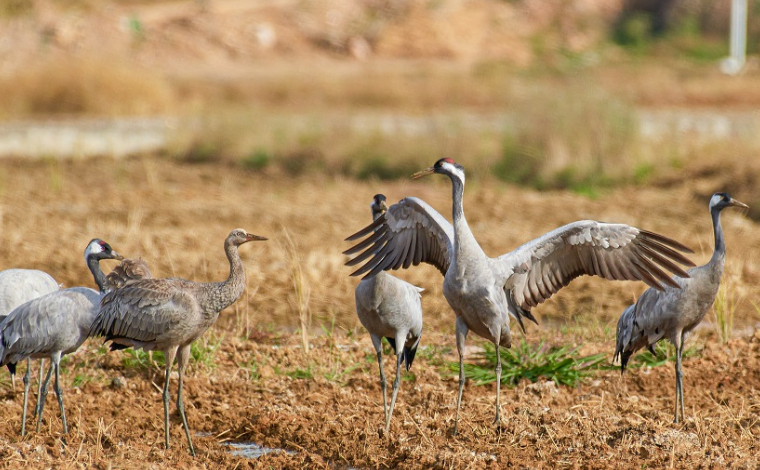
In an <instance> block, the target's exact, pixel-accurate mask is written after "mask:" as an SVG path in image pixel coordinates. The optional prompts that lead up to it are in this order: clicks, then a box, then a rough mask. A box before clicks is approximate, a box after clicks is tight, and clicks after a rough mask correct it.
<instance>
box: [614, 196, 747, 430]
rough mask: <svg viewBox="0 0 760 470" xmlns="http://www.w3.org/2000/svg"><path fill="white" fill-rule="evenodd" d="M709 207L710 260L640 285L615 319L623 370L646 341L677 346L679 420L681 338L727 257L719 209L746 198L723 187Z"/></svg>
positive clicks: (708, 300)
mask: <svg viewBox="0 0 760 470" xmlns="http://www.w3.org/2000/svg"><path fill="white" fill-rule="evenodd" d="M709 207H710V215H711V216H712V224H713V232H714V234H715V249H714V250H713V255H712V257H711V258H710V261H708V262H707V264H705V265H703V266H697V267H696V268H692V269H689V270H688V271H687V273H688V274H689V277H688V278H679V277H674V278H673V281H674V283H675V284H676V285H675V286H672V285H671V286H670V287H666V288H665V290H662V291H657V290H654V289H647V290H646V291H644V293H643V294H641V297H639V300H638V301H637V302H636V303H635V304H633V305H631V306H629V307H628V308H626V309H625V311H624V312H623V314H622V315H621V316H620V320H619V321H618V324H617V345H616V348H615V360H616V359H617V358H618V357H620V373H621V374H622V373H623V371H625V367H626V365H627V364H628V359H630V357H631V355H632V354H633V353H635V352H636V351H638V350H639V349H642V348H644V347H646V348H649V350H650V351H651V352H652V354H654V348H653V346H654V345H655V343H657V342H658V341H660V340H662V339H666V338H667V339H668V340H670V342H671V343H673V345H674V346H675V348H676V366H675V368H676V403H675V418H674V422H675V423H678V412H679V409H680V411H681V419H683V417H684V405H683V383H682V382H683V373H682V371H681V356H682V354H683V347H684V342H685V341H686V337H687V336H688V334H689V333H690V332H691V331H692V330H693V329H694V328H695V327H696V326H697V325H698V324H699V322H701V321H702V319H703V318H704V317H705V314H706V313H707V310H709V309H710V306H711V305H712V304H713V302H714V301H715V296H716V295H717V294H718V288H719V287H720V280H721V277H722V276H723V267H724V265H725V263H726V242H725V239H724V237H723V228H722V226H721V224H720V213H721V211H722V210H723V209H725V208H726V207H741V208H745V209H747V208H748V206H747V205H746V204H744V203H743V202H739V201H737V200H736V199H733V198H731V196H729V195H728V194H726V193H715V194H713V196H712V198H710V206H709Z"/></svg>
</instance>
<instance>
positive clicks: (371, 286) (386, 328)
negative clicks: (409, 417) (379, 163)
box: [354, 194, 422, 433]
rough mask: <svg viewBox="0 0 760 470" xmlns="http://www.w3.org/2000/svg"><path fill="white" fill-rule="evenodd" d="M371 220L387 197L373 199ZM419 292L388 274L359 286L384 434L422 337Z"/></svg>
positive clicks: (357, 293) (383, 208)
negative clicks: (390, 356)
mask: <svg viewBox="0 0 760 470" xmlns="http://www.w3.org/2000/svg"><path fill="white" fill-rule="evenodd" d="M370 207H371V209H372V219H373V220H376V219H377V218H378V217H380V216H382V215H383V213H384V212H385V211H386V209H387V208H388V207H387V206H386V204H385V196H384V195H382V194H376V195H375V197H374V198H372V205H371V206H370ZM420 292H422V289H420V288H419V287H417V286H414V285H412V284H409V283H408V282H406V281H403V280H401V279H399V278H397V277H394V276H391V275H390V274H388V273H386V272H380V273H377V275H376V276H374V277H371V278H369V279H364V280H362V281H361V282H359V284H358V285H357V286H356V291H355V292H354V294H355V298H356V313H357V315H358V316H359V321H361V323H362V325H364V328H366V329H367V331H368V332H369V335H370V337H371V338H372V345H373V346H374V347H375V352H376V353H377V364H378V366H379V367H380V386H381V388H382V391H383V411H384V412H385V432H386V433H387V432H388V429H389V428H390V425H391V416H392V415H393V407H394V406H395V405H396V396H397V395H398V389H399V382H400V380H401V367H402V366H403V364H404V363H406V370H409V368H410V367H411V366H412V362H413V361H414V355H415V353H416V352H417V345H418V344H419V342H420V335H421V334H422V303H421V301H420ZM383 337H385V339H386V340H387V341H388V343H389V344H390V345H391V348H393V352H394V353H396V379H395V380H394V381H393V394H392V396H391V406H390V410H389V409H388V396H387V391H386V390H387V385H386V381H385V372H384V371H383V347H382V343H381V342H382V339H383Z"/></svg>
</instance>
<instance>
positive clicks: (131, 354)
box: [121, 348, 164, 369]
mask: <svg viewBox="0 0 760 470" xmlns="http://www.w3.org/2000/svg"><path fill="white" fill-rule="evenodd" d="M121 364H122V365H123V366H124V367H125V368H127V369H148V368H150V367H154V366H155V367H162V366H163V365H164V353H162V352H160V351H156V352H154V353H153V354H150V353H149V351H145V350H144V349H133V348H127V349H125V350H124V354H123V355H122V356H121Z"/></svg>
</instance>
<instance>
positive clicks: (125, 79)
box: [0, 57, 177, 118]
mask: <svg viewBox="0 0 760 470" xmlns="http://www.w3.org/2000/svg"><path fill="white" fill-rule="evenodd" d="M0 88H1V89H4V90H13V92H12V93H3V94H2V95H0V108H1V109H2V110H3V111H2V113H3V114H2V115H0V116H3V117H6V118H7V117H11V116H13V117H17V116H40V115H42V116H49V115H61V116H66V115H98V116H124V115H155V114H166V113H169V112H174V111H175V110H176V105H177V101H176V97H175V94H174V91H173V89H172V87H171V86H170V85H169V84H168V82H167V81H166V80H164V79H163V78H161V76H160V75H158V74H156V73H154V72H151V71H148V70H145V69H143V68H140V67H137V66H134V65H131V64H129V63H128V62H124V61H121V60H120V59H116V60H113V59H108V58H105V57H87V58H81V57H60V58H49V59H43V60H42V61H41V62H40V63H37V64H34V65H30V66H28V67H26V68H24V69H22V70H19V71H17V72H16V73H14V74H12V75H7V76H4V77H0Z"/></svg>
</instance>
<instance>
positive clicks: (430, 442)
mask: <svg viewBox="0 0 760 470" xmlns="http://www.w3.org/2000/svg"><path fill="white" fill-rule="evenodd" d="M363 336H366V335H363ZM425 340H426V341H425V342H426V348H428V347H430V346H431V345H438V346H442V348H439V349H437V351H439V353H440V354H432V355H430V354H425V353H424V352H423V353H422V354H419V355H418V358H417V360H416V362H415V363H414V365H413V367H412V369H411V371H410V373H409V374H406V375H405V378H404V380H403V381H402V384H401V392H400V394H399V400H398V402H397V407H396V409H395V412H394V416H393V421H392V423H391V428H390V432H389V433H388V434H385V433H384V432H383V430H382V428H383V424H384V423H383V411H382V399H381V394H380V387H379V383H378V378H377V377H378V376H377V366H376V364H375V363H374V355H373V354H372V353H371V351H372V348H371V344H370V342H369V340H368V338H365V337H362V338H358V339H356V338H346V337H345V336H338V337H335V336H334V337H332V338H330V337H326V336H322V337H320V338H317V339H315V340H314V341H313V344H312V349H311V350H310V352H309V354H308V357H305V356H304V355H303V353H302V349H301V347H300V345H299V344H298V343H299V342H300V338H299V337H296V336H291V335H288V336H282V337H274V338H265V339H261V338H260V339H258V340H256V339H252V340H243V339H239V338H228V339H227V340H225V341H224V342H223V343H222V346H221V347H220V350H219V351H218V352H217V354H216V356H215V359H216V360H215V367H214V368H207V367H203V366H197V365H196V366H194V367H193V368H191V370H190V373H189V374H188V378H187V381H186V395H185V397H186V398H185V403H186V407H187V415H188V419H189V422H190V427H191V429H192V430H193V433H194V436H195V438H194V440H195V446H196V449H197V453H198V457H197V458H192V457H191V456H190V455H189V453H188V451H187V442H186V440H185V435H184V432H183V430H182V425H181V421H180V419H179V416H178V415H177V413H176V411H174V405H172V410H173V411H172V415H171V444H172V447H171V449H169V450H165V449H164V448H163V409H162V404H161V394H160V392H159V388H160V387H161V386H162V377H163V374H162V371H161V370H160V369H158V368H154V367H147V368H128V369H125V368H124V367H123V366H122V364H121V362H120V357H119V355H120V353H109V354H107V355H105V356H102V355H100V354H98V353H97V351H96V349H95V346H93V345H91V347H90V348H88V351H87V352H80V353H77V356H78V357H77V358H75V359H74V362H79V361H81V360H83V358H84V357H86V358H87V363H88V364H89V370H87V372H86V373H87V374H90V375H91V376H93V377H94V379H93V380H92V381H90V382H88V383H86V384H84V385H81V386H79V387H72V386H71V377H72V376H73V375H74V374H73V373H69V374H68V377H67V380H64V382H65V392H64V396H65V399H66V406H67V415H68V418H69V426H70V427H71V429H70V433H69V435H68V436H66V438H65V439H66V442H67V444H68V445H67V446H66V447H63V446H62V435H61V422H60V419H59V413H58V409H57V406H56V404H55V400H54V399H53V400H48V405H47V410H46V412H45V419H44V422H43V426H42V430H41V431H40V432H39V433H37V432H34V431H32V432H30V433H29V434H28V436H27V437H25V438H23V439H22V438H20V437H19V422H20V416H21V393H20V390H17V391H16V392H12V391H10V390H8V389H5V390H3V392H2V400H3V404H2V405H3V409H4V410H5V411H4V413H3V416H2V418H0V457H1V458H2V459H1V460H2V464H0V467H2V468H19V467H20V466H28V467H38V468H42V467H49V466H54V467H55V468H83V467H86V468H103V469H105V468H166V467H179V466H182V468H221V467H226V468H233V467H236V468H299V467H301V468H303V467H308V468H348V467H352V468H408V469H418V468H543V467H548V466H560V467H563V468H565V467H570V468H576V467H580V468H609V467H613V466H618V467H619V466H624V467H627V468H634V467H635V468H643V467H645V466H646V467H654V468H663V467H673V468H690V469H691V468H726V467H731V468H756V466H757V464H758V458H757V447H756V446H757V442H756V433H757V432H758V431H760V430H759V429H758V421H759V419H760V414H759V412H758V409H760V394H759V393H758V389H760V375H758V374H757V373H756V371H757V369H758V367H759V364H760V361H759V360H758V359H759V358H760V333H758V334H756V335H755V336H753V337H751V338H749V339H742V340H735V341H733V342H731V343H729V344H728V345H725V346H719V345H716V344H714V343H708V344H707V345H706V346H705V347H704V349H702V350H701V353H700V354H699V356H698V357H696V358H690V359H688V360H686V361H685V364H684V369H685V378H684V389H685V398H686V420H685V422H683V423H680V424H673V423H672V420H673V414H672V412H673V400H674V372H673V369H672V367H671V366H672V364H668V365H667V366H661V367H656V368H653V369H646V370H645V369H636V370H631V371H630V372H627V373H626V374H625V375H624V376H623V377H622V378H621V376H620V374H619V373H618V372H617V371H612V370H610V371H603V372H598V373H596V374H595V375H594V376H593V377H591V378H589V379H587V380H585V381H584V383H583V384H582V385H580V386H578V387H575V388H571V387H564V386H559V387H558V386H555V385H554V383H553V382H538V383H535V384H533V383H529V382H522V383H520V384H519V385H518V386H517V387H515V388H506V389H503V390H502V396H501V398H502V416H503V420H502V424H501V425H500V426H495V425H493V424H492V420H493V416H494V415H493V412H494V408H493V406H494V391H495V386H493V385H491V386H480V387H478V386H473V385H472V383H470V382H468V384H467V386H466V388H465V395H464V399H463V408H462V416H461V422H460V427H459V429H460V432H459V434H458V435H457V436H453V435H452V433H451V431H452V427H453V419H454V412H455V400H456V389H457V382H456V379H455V378H454V374H453V373H451V372H448V371H446V370H445V369H442V368H441V366H440V361H442V360H445V361H453V360H455V353H454V352H452V351H451V349H450V348H451V343H452V340H451V338H449V337H448V336H444V335H440V334H430V335H428V336H427V337H426V338H425ZM611 347H612V344H609V343H607V344H603V343H594V344H591V345H586V346H585V347H584V350H588V351H589V352H593V351H598V352H610V351H611ZM447 348H448V349H447ZM430 350H432V349H428V351H430ZM250 361H253V362H259V363H276V364H279V367H281V369H282V370H281V371H280V372H279V373H273V372H272V371H270V372H265V373H262V374H261V375H259V376H255V377H252V376H251V373H250V371H251V369H250V367H246V366H245V364H247V363H249V362H250ZM331 364H333V365H334V364H338V365H339V366H340V367H342V368H343V370H342V371H341V373H340V374H341V375H340V376H339V377H338V379H337V380H335V378H331V379H329V380H328V379H327V378H325V376H324V375H320V374H323V373H324V372H326V371H329V370H330V368H331ZM391 367H392V366H391ZM347 369H351V370H350V371H349V372H346V370H347ZM296 370H302V371H303V370H312V371H313V373H314V375H313V376H312V377H311V378H291V377H290V376H288V375H285V373H286V372H287V373H291V375H294V374H292V372H293V371H296ZM113 377H123V378H124V379H125V380H124V381H123V382H122V383H123V385H122V386H120V387H116V386H115V385H113V383H112V380H111V379H112V378H113ZM173 380H174V383H173V386H172V393H173V394H174V393H176V374H175V377H173ZM173 399H174V398H172V400H173ZM251 441H252V442H255V443H258V444H260V445H264V446H266V447H272V448H281V449H287V450H288V451H290V452H287V453H286V452H276V453H270V454H267V455H264V456H262V457H259V458H257V459H246V458H243V457H235V456H232V455H231V454H230V450H229V448H228V447H227V446H226V445H225V444H226V443H229V442H251Z"/></svg>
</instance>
